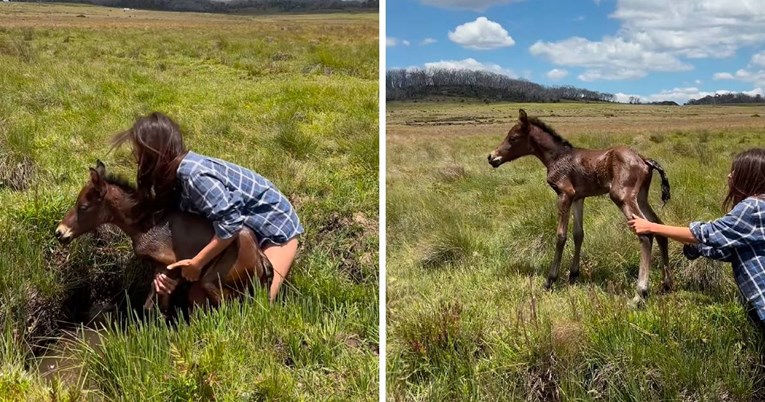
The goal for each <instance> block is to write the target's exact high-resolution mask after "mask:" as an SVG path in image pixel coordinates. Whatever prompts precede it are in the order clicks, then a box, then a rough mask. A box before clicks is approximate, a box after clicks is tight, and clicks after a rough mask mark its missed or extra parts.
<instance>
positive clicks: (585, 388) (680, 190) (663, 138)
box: [387, 103, 765, 401]
mask: <svg viewBox="0 0 765 402" xmlns="http://www.w3.org/2000/svg"><path fill="white" fill-rule="evenodd" d="M519 108H525V110H526V111H527V112H528V113H529V115H530V116H537V117H540V118H541V119H542V120H543V121H544V122H546V123H548V124H550V125H551V126H552V127H554V128H555V129H556V130H557V131H558V132H559V133H561V134H562V135H563V136H564V137H566V138H567V139H569V140H570V141H571V142H572V143H573V144H574V145H575V146H580V147H590V148H603V147H608V146H611V145H616V144H627V145H629V146H631V147H633V148H635V149H636V150H638V151H639V152H641V153H642V154H643V155H645V156H647V157H650V158H652V159H656V160H658V161H659V162H660V163H661V164H662V165H663V166H664V167H665V169H666V171H667V174H668V177H669V180H670V182H671V185H672V196H673V198H672V200H671V201H670V202H669V203H668V204H667V206H666V207H664V208H661V207H660V206H661V201H660V200H659V193H660V188H659V187H660V186H659V182H658V175H655V176H656V178H655V179H654V184H653V186H652V190H651V200H652V201H651V202H652V205H654V209H655V210H656V211H657V212H658V214H659V215H660V216H661V217H662V218H663V219H664V220H665V222H668V223H671V224H676V225H685V224H687V223H688V222H690V221H692V220H708V219H713V218H715V217H718V216H720V215H721V214H722V213H723V211H721V207H720V204H721V202H722V199H723V196H724V194H725V185H726V184H725V183H726V180H725V177H726V175H727V174H728V171H729V169H730V163H731V160H732V155H733V154H734V153H736V152H737V151H740V150H743V149H746V148H750V147H755V146H762V144H763V143H765V129H763V127H765V126H764V125H763V118H762V117H761V116H763V115H765V109H763V108H762V107H752V106H749V107H733V106H728V107H720V108H715V107H665V106H629V105H587V104H554V105H553V104H541V105H540V104H492V105H484V104H478V103H472V104H471V103H464V104H454V103H452V104H446V103H439V104H433V103H390V104H388V137H387V144H388V145H387V146H388V148H387V155H388V161H387V203H388V207H387V208H388V209H387V236H388V239H387V245H388V250H387V253H388V255H387V261H388V267H387V281H388V282H387V289H388V306H387V308H388V312H387V318H388V338H387V339H388V341H387V342H388V384H387V390H388V396H389V398H390V399H391V400H538V401H550V400H553V401H554V400H603V401H650V400H684V401H698V400H714V401H719V400H727V401H747V400H762V399H763V397H765V395H763V380H765V373H764V372H763V368H762V358H761V351H762V350H763V349H762V340H761V339H760V337H759V336H758V335H757V334H756V332H755V331H754V329H753V328H752V327H751V326H750V325H749V323H748V322H747V317H746V314H745V312H744V311H743V309H742V307H741V306H740V304H739V303H738V301H737V299H736V297H737V289H736V286H735V283H734V281H733V276H732V274H731V272H730V267H729V266H728V265H724V264H718V263H714V262H710V261H706V260H703V259H702V260H696V261H694V262H689V261H687V260H686V259H685V258H684V257H683V256H682V249H681V247H680V245H678V244H677V243H672V244H671V245H670V253H671V255H670V260H671V266H672V268H673V272H674V275H675V283H676V289H675V291H674V292H672V293H669V294H664V295H663V294H659V289H660V282H661V281H660V278H661V270H660V268H659V266H658V263H657V262H656V260H657V259H658V250H657V248H655V249H654V257H655V259H654V264H653V268H652V270H651V282H650V284H651V296H650V297H649V299H648V302H647V306H646V308H645V309H642V310H637V311H636V310H632V309H630V308H629V307H628V301H629V300H630V298H631V297H632V296H633V295H634V292H635V282H636V278H637V271H638V261H639V245H638V242H637V238H636V237H635V236H634V235H633V234H632V233H631V232H630V231H629V229H628V227H627V225H626V222H625V221H624V218H623V217H622V215H621V213H620V212H619V210H618V209H617V208H616V207H615V206H614V205H613V204H612V203H611V201H610V200H609V199H608V197H598V198H590V199H587V200H586V201H585V204H584V232H585V237H584V244H583V246H582V254H583V255H582V263H581V266H582V275H581V276H580V281H579V282H578V283H577V284H575V285H568V283H567V281H566V279H567V274H568V272H567V270H568V264H569V262H570V258H571V254H572V250H573V241H572V240H571V238H570V237H569V242H568V243H567V247H566V251H565V252H564V259H563V264H562V268H561V273H560V278H561V279H559V281H558V283H557V284H556V286H555V289H554V290H553V291H552V292H547V291H544V290H543V288H542V285H543V283H544V280H545V279H546V276H547V270H548V268H549V264H550V262H551V260H552V255H553V252H554V248H555V247H554V244H555V226H556V209H555V199H556V197H555V193H554V192H553V191H552V190H551V189H550V188H549V186H548V185H547V183H546V181H545V175H546V171H545V169H544V167H543V166H542V164H541V163H540V162H539V161H537V160H535V159H533V157H529V158H523V159H520V160H517V161H515V162H512V163H509V164H505V165H503V166H501V167H500V168H499V169H496V170H493V169H492V168H491V167H490V166H489V165H488V163H487V161H486V156H487V155H488V154H489V152H491V150H493V149H494V148H495V147H496V146H497V145H498V144H499V143H500V141H501V140H502V139H503V138H504V136H505V134H506V133H507V131H508V130H509V129H510V127H511V126H512V125H513V124H514V123H515V121H516V120H517V116H518V109H519ZM569 227H571V226H569Z"/></svg>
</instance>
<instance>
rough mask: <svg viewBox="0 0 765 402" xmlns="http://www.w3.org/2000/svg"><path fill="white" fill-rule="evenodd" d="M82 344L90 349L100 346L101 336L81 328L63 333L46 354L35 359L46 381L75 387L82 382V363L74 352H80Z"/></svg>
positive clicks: (97, 332)
mask: <svg viewBox="0 0 765 402" xmlns="http://www.w3.org/2000/svg"><path fill="white" fill-rule="evenodd" d="M83 343H85V344H87V345H88V346H89V347H91V348H96V347H99V346H100V345H101V335H100V333H99V331H98V330H95V329H93V328H86V327H81V328H78V329H76V330H73V331H71V332H65V333H64V334H63V335H62V336H61V337H60V338H59V340H58V341H56V342H55V343H53V344H51V346H49V347H48V350H47V352H45V354H43V355H42V356H40V357H38V358H37V369H38V372H39V373H40V375H41V376H42V377H44V378H45V379H47V380H50V381H53V380H58V381H60V382H62V383H64V384H69V385H76V384H81V383H82V381H84V379H85V376H83V374H84V370H83V366H84V364H83V362H82V361H81V360H80V356H78V353H77V352H76V351H75V350H78V349H79V350H82V348H83V347H84V345H83Z"/></svg>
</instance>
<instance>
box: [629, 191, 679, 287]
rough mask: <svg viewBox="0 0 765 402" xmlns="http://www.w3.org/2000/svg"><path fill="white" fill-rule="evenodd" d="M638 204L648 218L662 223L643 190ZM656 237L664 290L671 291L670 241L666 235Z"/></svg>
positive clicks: (672, 285)
mask: <svg viewBox="0 0 765 402" xmlns="http://www.w3.org/2000/svg"><path fill="white" fill-rule="evenodd" d="M646 192H647V189H646ZM638 204H639V205H640V210H641V211H642V212H643V214H644V215H645V216H646V219H648V220H649V221H651V222H655V223H658V224H662V221H661V219H659V217H658V215H656V212H654V210H653V208H651V205H650V204H648V200H647V195H644V193H643V192H642V191H641V193H640V196H638ZM655 237H656V243H657V244H658V245H659V251H660V252H661V272H662V277H663V278H662V291H665V292H669V291H671V290H672V288H674V283H673V282H674V281H673V280H672V271H670V270H669V244H668V243H669V241H668V239H667V238H666V237H664V236H655Z"/></svg>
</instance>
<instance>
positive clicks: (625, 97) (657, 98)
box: [614, 87, 763, 104]
mask: <svg viewBox="0 0 765 402" xmlns="http://www.w3.org/2000/svg"><path fill="white" fill-rule="evenodd" d="M738 92H740V91H729V90H727V89H718V90H717V91H714V92H708V91H701V90H699V89H698V88H697V87H686V88H673V89H665V90H662V91H661V92H659V93H655V94H651V95H648V96H640V95H634V94H624V93H618V94H615V95H614V96H615V97H616V101H617V102H621V103H628V102H629V100H630V97H633V96H635V97H638V98H640V102H642V103H648V102H661V101H675V102H677V103H679V104H683V103H686V102H688V101H689V100H690V99H701V98H703V97H705V96H714V95H715V94H719V95H724V94H730V93H738ZM742 93H744V94H747V95H749V96H755V95H757V94H759V95H760V96H763V88H754V89H752V90H751V91H743V92H742Z"/></svg>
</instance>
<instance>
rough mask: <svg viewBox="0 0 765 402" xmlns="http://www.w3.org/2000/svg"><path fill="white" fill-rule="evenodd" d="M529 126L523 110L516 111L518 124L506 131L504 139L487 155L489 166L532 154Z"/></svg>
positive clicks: (496, 165) (495, 165)
mask: <svg viewBox="0 0 765 402" xmlns="http://www.w3.org/2000/svg"><path fill="white" fill-rule="evenodd" d="M530 127H531V124H530V123H529V118H528V116H526V112H525V111H524V110H523V109H520V110H519V111H518V122H517V123H516V124H515V125H514V126H513V128H511V129H510V131H508V133H507V135H506V136H505V139H504V140H502V142H501V143H500V144H499V145H498V146H497V148H496V149H495V150H493V151H491V153H490V154H489V158H488V159H489V164H490V165H491V166H493V167H495V168H496V167H499V165H501V164H503V163H505V162H510V161H512V160H515V159H518V158H520V157H521V156H526V155H530V154H531V153H533V152H534V150H533V149H532V147H531V144H530V143H529V129H530Z"/></svg>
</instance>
